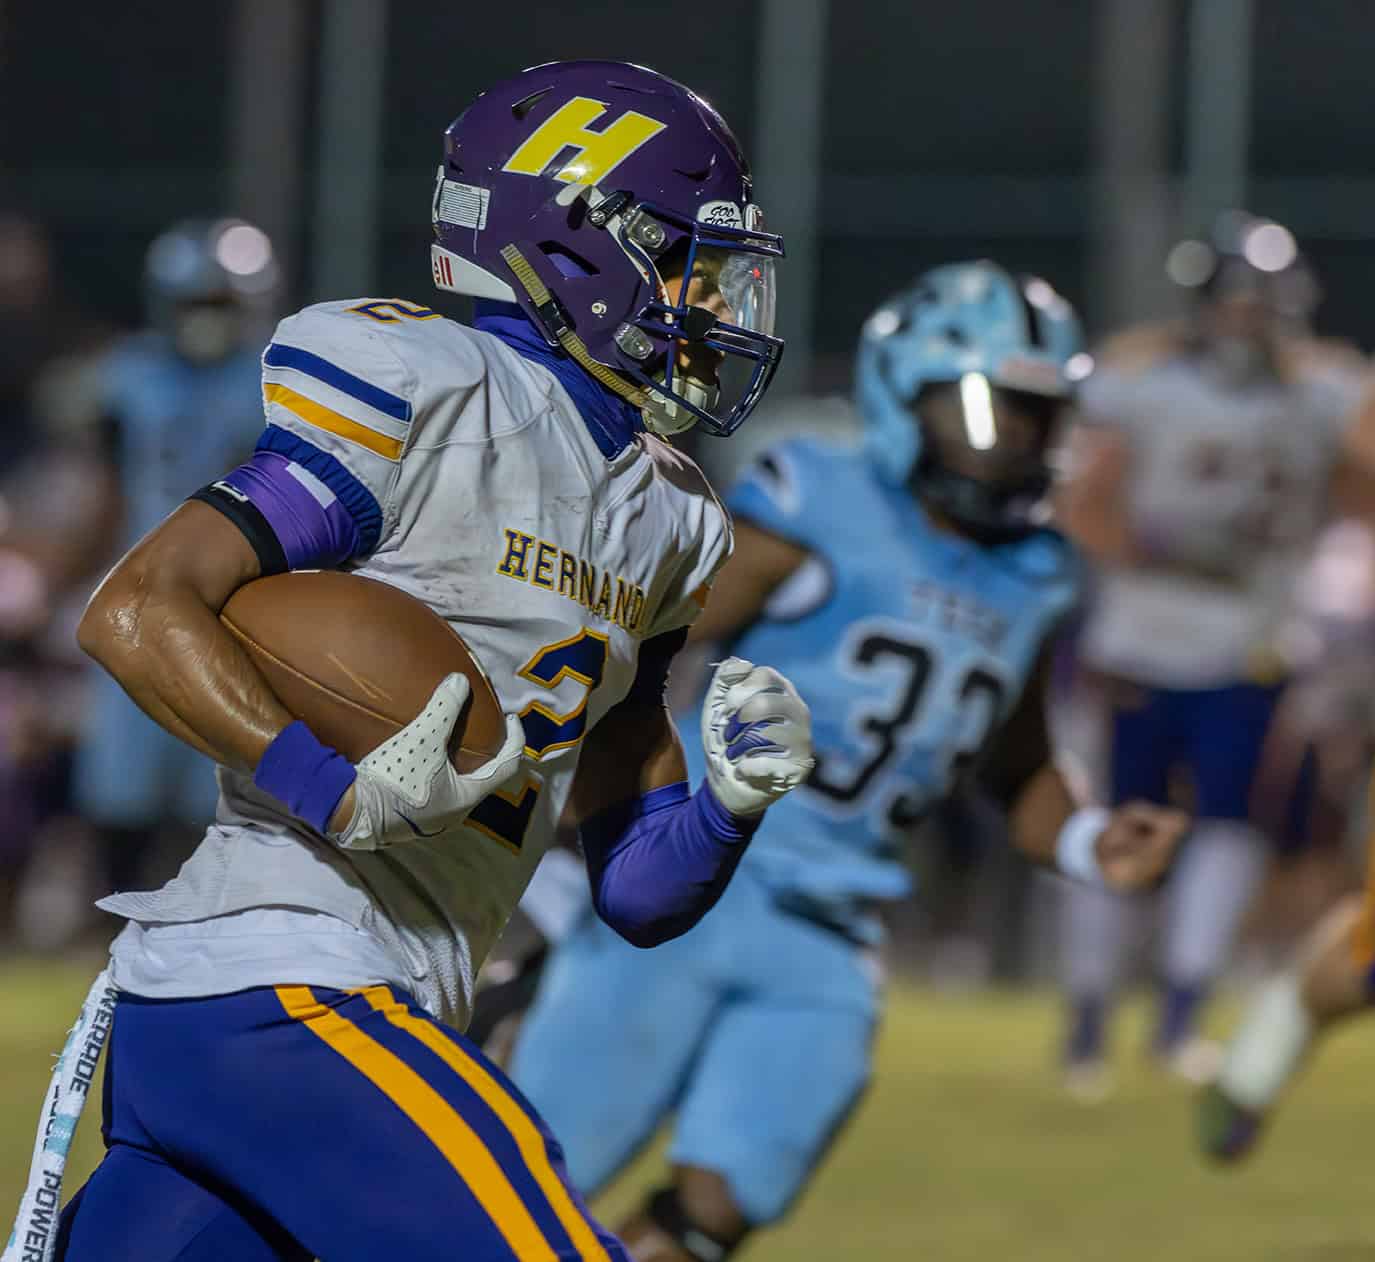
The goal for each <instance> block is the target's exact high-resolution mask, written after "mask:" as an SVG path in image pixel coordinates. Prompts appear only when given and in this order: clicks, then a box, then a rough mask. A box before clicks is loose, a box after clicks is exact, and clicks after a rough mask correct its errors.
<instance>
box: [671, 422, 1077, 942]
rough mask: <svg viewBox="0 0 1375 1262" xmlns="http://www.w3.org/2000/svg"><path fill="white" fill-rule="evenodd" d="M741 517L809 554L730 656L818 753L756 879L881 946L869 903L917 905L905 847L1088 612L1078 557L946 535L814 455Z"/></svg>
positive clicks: (778, 478) (796, 459) (756, 487)
mask: <svg viewBox="0 0 1375 1262" xmlns="http://www.w3.org/2000/svg"><path fill="white" fill-rule="evenodd" d="M728 504H729V506H730V508H731V510H732V512H733V513H734V514H735V516H736V517H737V518H738V519H740V520H742V521H745V522H749V523H751V524H752V525H755V526H759V527H761V528H762V529H764V530H767V531H769V532H771V533H773V534H776V535H779V536H782V537H783V538H785V539H788V540H790V541H792V542H794V543H796V544H799V545H800V546H801V547H803V548H806V549H807V551H808V552H809V553H810V554H811V555H810V558H809V560H808V561H807V562H805V563H804V564H803V566H802V567H801V568H800V569H799V570H798V571H797V572H796V573H795V574H794V575H793V576H792V577H791V578H790V579H788V580H786V581H785V582H784V584H782V586H781V587H780V589H779V590H778V591H777V592H775V594H774V596H773V598H772V599H771V600H770V602H769V605H768V606H767V608H766V610H765V613H764V616H763V617H762V618H761V619H760V620H759V621H758V622H756V623H755V624H754V625H753V626H751V627H750V628H749V629H748V630H747V631H746V632H745V633H744V634H743V635H742V636H741V637H740V638H739V639H738V641H737V642H736V643H734V644H732V645H731V646H730V647H731V651H732V652H735V653H738V654H740V655H741V656H742V657H746V658H748V659H749V660H751V661H756V662H767V663H768V664H769V665H770V666H773V667H775V668H776V669H777V670H779V671H781V672H782V673H783V674H784V675H786V676H787V677H788V678H789V679H791V680H792V681H793V683H794V684H795V685H796V686H797V689H798V691H799V692H800V693H801V694H802V696H803V698H804V699H805V700H806V701H807V703H808V705H809V706H811V710H812V723H813V731H814V737H815V742H816V749H817V768H816V771H815V772H814V773H813V774H812V776H811V778H810V779H809V781H808V783H807V784H806V785H804V786H803V787H802V788H800V789H798V790H796V791H795V792H793V793H790V794H789V795H788V796H786V797H785V798H783V799H782V800H781V801H779V802H777V803H775V804H774V805H773V806H772V807H770V808H769V813H768V816H767V818H766V819H765V821H764V824H763V826H762V827H761V828H760V830H759V833H758V834H757V835H756V837H755V838H754V841H753V842H752V843H751V845H750V848H749V850H748V851H747V852H746V856H745V859H744V865H745V867H746V868H748V869H750V870H751V871H752V872H753V873H754V875H755V876H756V877H757V878H758V879H760V880H761V881H762V882H763V883H764V884H765V885H766V886H768V887H769V888H771V889H772V890H773V891H774V895H775V897H776V898H778V899H779V900H780V901H781V902H782V903H783V904H784V905H788V906H792V907H793V908H794V910H800V911H806V912H809V913H810V914H812V915H814V916H815V917H816V918H818V919H821V920H824V921H826V922H828V923H832V924H835V925H837V926H839V927H842V928H847V929H850V930H854V931H857V932H860V933H865V932H867V931H868V929H869V928H871V926H869V924H868V920H867V918H866V916H865V915H864V911H863V908H864V906H865V904H867V903H871V902H872V901H873V900H883V899H894V898H900V897H902V896H903V895H905V894H906V893H907V892H908V888H909V879H908V875H907V871H906V868H905V867H904V865H903V863H902V862H901V859H900V854H899V850H900V843H901V839H902V836H903V834H904V832H906V831H907V830H908V829H910V828H911V826H912V825H913V824H914V823H915V822H916V821H917V820H918V819H920V817H921V816H922V814H923V813H924V812H926V811H927V810H928V809H930V808H931V807H932V806H934V805H935V804H936V803H937V802H938V801H939V800H940V799H941V798H942V797H944V796H945V795H946V794H947V793H948V792H949V791H950V789H951V788H952V786H953V784H954V782H955V779H956V777H957V775H958V774H959V773H960V772H961V771H962V770H963V769H964V768H965V767H966V766H967V764H968V763H969V762H970V761H971V760H972V759H974V758H975V757H976V756H977V755H978V754H979V753H980V752H981V750H982V749H983V747H984V745H985V744H986V743H987V741H988V739H989V737H990V735H991V734H992V733H993V732H994V731H995V730H996V729H997V728H998V726H999V725H1000V724H1001V723H1002V722H1003V721H1004V720H1005V719H1006V718H1007V717H1008V715H1009V714H1010V713H1011V711H1012V708H1013V706H1014V705H1015V704H1016V702H1017V700H1018V698H1019V697H1020V695H1021V693H1022V690H1023V688H1024V687H1025V686H1026V683H1027V679H1028V677H1029V675H1030V673H1031V671H1032V668H1033V666H1034V665H1035V663H1036V660H1037V658H1038V656H1039V654H1040V652H1041V649H1042V647H1043V646H1044V644H1045V642H1046V639H1047V637H1048V636H1049V635H1050V633H1051V632H1052V630H1053V629H1054V627H1055V626H1056V624H1057V623H1058V622H1059V621H1060V620H1061V619H1062V618H1063V617H1064V615H1065V614H1066V613H1067V612H1068V611H1069V609H1070V608H1071V607H1072V605H1073V604H1074V601H1075V598H1076V594H1077V588H1078V570H1077V566H1076V564H1075V560H1074V556H1073V553H1072V552H1071V550H1070V548H1069V545H1068V544H1067V543H1066V542H1065V541H1064V540H1063V539H1062V538H1061V537H1060V536H1059V535H1057V534H1055V533H1053V532H1051V531H1048V530H1047V531H1041V532H1038V533H1036V534H1034V535H1032V536H1030V537H1028V538H1025V539H1022V540H1019V541H1017V542H1014V543H1008V544H1003V545H999V546H996V547H987V546H981V545H979V544H976V543H973V542H970V541H969V540H966V539H963V538H959V537H956V536H954V535H952V534H949V533H946V532H943V531H940V530H938V529H937V528H936V527H935V526H934V525H933V524H932V522H931V520H930V518H929V517H928V516H927V515H926V513H925V512H924V511H923V509H922V508H921V506H920V505H919V504H918V503H917V501H916V500H915V499H914V498H913V497H912V496H911V495H910V494H909V493H908V492H907V491H905V490H900V489H896V488H894V487H891V486H889V485H887V484H886V483H884V482H883V481H881V480H880V478H879V477H878V476H877V474H876V472H875V471H874V468H873V465H872V464H871V462H870V461H869V460H868V459H867V458H866V457H865V456H864V455H863V454H862V453H861V452H860V451H859V450H857V449H850V448H846V447H841V446H837V445H832V444H827V443H821V442H817V441H813V440H804V439H799V440H793V441H790V442H786V443H783V444H781V445H780V446H778V447H776V448H774V449H773V450H772V451H770V452H768V453H766V454H765V455H764V456H763V457H761V458H760V459H759V460H758V461H756V463H755V464H754V465H753V466H752V467H751V469H750V470H749V471H748V472H747V473H746V475H745V476H744V477H743V478H742V480H741V481H740V482H739V483H738V484H737V485H736V486H735V488H734V489H733V491H732V493H731V494H730V496H729V497H728ZM686 744H687V745H688V748H689V751H690V752H689V758H690V760H692V761H693V762H694V763H695V764H700V761H701V754H700V752H699V751H698V750H697V743H696V742H695V741H689V742H686ZM703 770H704V769H703V767H702V766H701V765H693V766H692V768H691V771H692V774H693V777H694V779H696V778H698V777H700V776H701V774H702V773H703Z"/></svg>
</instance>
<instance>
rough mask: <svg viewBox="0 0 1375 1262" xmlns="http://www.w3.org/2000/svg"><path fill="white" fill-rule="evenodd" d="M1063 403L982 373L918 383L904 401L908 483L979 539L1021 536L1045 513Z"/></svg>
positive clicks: (951, 520) (988, 539)
mask: <svg viewBox="0 0 1375 1262" xmlns="http://www.w3.org/2000/svg"><path fill="white" fill-rule="evenodd" d="M1066 402H1067V401H1066V400H1065V399H1064V398H1063V397H1059V396H1053V395H1044V394H1034V393H1031V392H1029V391H1024V390H1013V389H1008V388H1005V387H999V386H996V385H992V384H990V382H989V380H988V378H987V377H985V376H984V375H983V374H982V373H966V374H965V375H964V376H963V377H961V378H960V380H959V381H958V382H941V383H933V384H931V385H928V386H926V387H925V388H923V389H922V391H921V392H920V393H919V394H918V396H917V397H916V399H915V400H914V401H913V402H912V404H911V405H910V410H911V412H912V414H913V416H914V418H915V419H916V421H917V423H918V424H919V425H920V427H921V432H922V446H921V455H920V457H919V459H918V461H917V464H916V467H915V468H914V469H913V472H912V478H911V485H912V490H913V491H914V493H916V494H917V495H918V497H919V498H921V499H922V500H923V502H925V503H927V504H928V505H929V506H930V507H932V508H934V509H935V510H936V511H937V512H939V513H940V514H941V515H942V516H944V517H946V518H947V519H949V520H950V522H951V523H952V524H953V525H955V526H956V527H958V528H959V529H960V530H961V531H963V532H964V533H966V534H968V535H969V536H971V537H972V538H974V539H976V540H978V541H979V542H982V543H999V542H1006V541H1010V540H1013V539H1018V538H1021V537H1023V536H1025V535H1026V534H1028V533H1030V532H1031V531H1032V530H1035V529H1036V528H1037V526H1039V525H1040V524H1041V522H1042V520H1043V518H1044V516H1045V497H1046V494H1047V492H1048V491H1049V489H1050V485H1051V470H1050V466H1049V463H1048V461H1047V455H1048V452H1049V450H1050V447H1051V444H1052V442H1053V441H1054V437H1055V433H1056V430H1057V428H1058V425H1059V421H1060V417H1061V415H1062V413H1063V410H1064V408H1065V406H1066Z"/></svg>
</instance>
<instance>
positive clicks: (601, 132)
mask: <svg viewBox="0 0 1375 1262" xmlns="http://www.w3.org/2000/svg"><path fill="white" fill-rule="evenodd" d="M433 221H434V233H435V244H434V246H433V248H432V263H433V271H434V279H435V284H436V285H438V286H439V288H440V289H446V290H450V291H451V292H453V293H459V294H469V295H472V296H474V297H477V298H490V299H497V300H501V301H506V302H518V303H519V304H520V305H521V307H522V308H523V309H524V311H525V313H526V315H527V316H529V318H530V319H531V320H532V321H533V322H534V323H535V326H536V327H537V328H538V329H539V330H540V332H541V333H542V334H543V336H544V337H545V339H546V340H547V341H548V343H549V345H550V346H551V347H561V348H562V349H563V350H564V351H566V352H567V353H568V354H569V355H570V356H572V358H573V359H575V360H576V361H577V362H578V363H579V364H581V365H582V367H583V368H584V369H586V370H587V371H588V372H589V373H591V374H592V376H593V377H595V378H596V379H597V380H598V381H600V382H601V383H602V384H603V385H604V386H606V387H607V388H608V389H610V390H612V391H613V392H615V393H616V394H618V395H620V396H621V397H622V398H625V399H628V400H630V401H631V402H633V403H635V404H636V405H637V406H639V407H640V408H641V410H642V412H643V414H644V417H645V423H646V424H647V425H648V426H649V428H651V429H653V430H655V431H657V432H659V433H675V432H677V431H679V430H683V429H687V428H688V427H689V426H691V425H693V424H700V425H701V426H702V428H703V429H705V430H706V431H707V432H709V433H712V434H717V435H725V434H729V433H731V432H732V431H734V430H735V429H736V428H737V427H738V426H739V425H740V424H741V423H742V422H743V421H744V420H745V418H746V417H747V416H748V415H749V414H750V411H751V410H752V409H753V408H754V406H755V404H756V403H757V402H758V400H759V398H760V396H761V395H762V394H763V392H764V390H765V389H766V388H767V386H768V384H769V381H770V380H771V379H772V377H773V374H774V371H775V370H776V368H777V366H778V361H779V359H780V357H781V356H782V353H783V343H782V341H781V340H779V339H778V338H776V337H774V336H773V324H774V271H773V268H774V259H776V258H778V257H779V256H781V255H782V253H783V243H782V240H781V238H779V237H777V236H774V235H771V234H769V233H766V232H764V231H762V223H763V218H762V215H761V213H760V211H759V208H758V207H757V206H755V205H754V204H753V202H752V201H751V184H750V172H749V165H748V163H747V162H746V161H745V157H744V154H743V153H742V152H741V150H740V146H739V144H738V143H737V142H736V139H735V137H734V136H733V135H732V134H731V130H730V128H729V127H728V126H727V125H726V123H725V120H724V119H722V117H721V116H720V115H719V114H718V113H717V112H716V111H715V110H714V109H713V108H712V107H711V106H710V105H708V104H707V102H706V101H704V100H702V98H701V97H699V96H697V95H696V94H695V93H693V92H691V91H690V90H689V89H687V88H685V87H684V86H683V85H682V84H680V83H675V82H674V81H673V80H672V79H668V78H665V77H664V76H663V75H661V74H657V73H656V72H654V71H653V70H647V69H645V68H644V67H642V66H633V65H629V64H626V63H623V62H611V61H567V62H551V63H550V64H548V65H544V66H536V67H534V68H533V69H530V70H526V71H524V72H522V73H521V74H519V75H516V76H515V77H514V78H512V79H508V80H506V81H505V82H503V83H499V84H497V85H496V86H495V87H493V88H491V89H489V90H488V91H487V92H484V93H483V94H482V95H481V96H480V97H478V99H477V100H476V101H475V102H474V103H473V104H472V105H470V106H469V107H468V108H467V109H466V110H465V111H464V112H463V113H462V114H461V115H459V117H458V118H457V119H456V120H455V121H454V123H453V124H452V125H451V126H450V127H449V129H448V130H447V131H446V132H445V133H444V161H443V163H442V164H441V166H440V168H439V174H438V178H437V180H436V183H435V193H434V205H433ZM679 271H681V273H682V275H683V278H684V279H683V282H682V284H681V285H677V284H675V285H674V287H673V288H674V290H675V291H676V292H673V293H670V292H668V288H667V286H666V285H665V283H664V280H663V274H664V273H666V272H667V273H670V274H673V273H676V272H679ZM694 273H695V274H696V275H697V276H698V277H699V280H705V281H706V282H708V283H709V284H710V285H711V286H712V287H713V288H714V289H715V291H717V293H718V294H719V297H720V299H721V300H723V304H724V305H723V306H720V307H718V308H717V309H716V310H715V312H713V311H709V310H707V309H706V307H704V306H702V305H696V306H691V307H689V306H688V305H687V302H686V292H687V283H688V278H689V277H691V276H692V275H694ZM682 343H695V344H696V345H697V349H699V350H700V349H703V348H705V350H706V351H707V352H708V355H707V358H708V359H709V361H710V362H715V361H716V359H717V358H718V357H719V358H720V361H721V364H722V369H723V371H722V374H721V378H720V380H717V381H703V380H698V379H697V378H696V377H694V376H692V375H690V374H685V373H683V372H682V371H681V370H680V369H679V367H678V363H677V359H678V351H679V349H680V346H681V344H682ZM711 353H714V354H711Z"/></svg>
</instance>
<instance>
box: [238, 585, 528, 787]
mask: <svg viewBox="0 0 1375 1262" xmlns="http://www.w3.org/2000/svg"><path fill="white" fill-rule="evenodd" d="M220 621H221V622H223V623H224V625H225V626H226V627H228V628H229V630H230V631H231V632H232V633H233V635H234V637H235V638H236V639H237V640H238V641H239V643H240V644H242V645H243V646H244V648H245V649H247V650H248V655H249V657H251V658H252V659H253V664H254V665H255V666H257V668H258V669H259V670H260V671H261V672H262V673H263V675H264V677H265V678H266V679H267V682H268V683H269V684H270V685H271V687H272V691H273V692H275V693H276V694H277V698H278V699H279V700H280V701H281V703H282V704H283V705H284V706H285V707H286V708H287V709H288V710H290V711H291V713H292V714H293V715H295V716H296V717H297V718H298V719H301V720H303V721H304V722H305V723H306V725H307V726H308V727H309V728H310V730H311V731H312V732H314V733H315V735H316V736H318V737H319V738H320V740H322V741H324V743H325V744H326V745H331V746H333V747H334V748H335V749H337V750H338V751H339V752H340V753H341V754H343V755H344V756H345V757H346V758H348V759H349V760H350V761H352V762H357V761H358V760H359V759H360V758H362V757H363V756H364V755H365V754H368V753H370V752H371V751H372V750H374V749H376V748H377V746H379V745H380V744H381V743H382V742H383V741H385V740H386V739H387V738H388V737H390V736H392V735H394V734H395V733H396V732H397V731H398V730H399V729H400V728H402V727H404V726H405V725H406V724H407V723H409V722H410V721H411V720H412V719H413V718H415V716H416V715H417V714H419V713H420V711H421V710H423V709H424V708H425V703H426V702H427V701H428V700H429V699H430V694H431V693H432V692H433V691H434V689H435V687H436V685H437V684H438V683H439V681H440V680H441V679H443V678H444V676H445V675H448V674H449V673H451V672H453V671H457V672H459V673H460V674H462V675H466V676H467V678H468V682H469V683H470V684H471V685H472V690H473V691H472V697H471V699H470V700H469V702H468V704H467V706H465V707H464V711H463V714H462V715H461V716H460V717H459V721H458V725H457V726H456V727H455V728H454V737H453V740H452V741H451V742H450V745H449V752H450V756H451V757H452V758H453V762H454V766H455V767H457V768H458V770H459V771H471V770H472V769H473V768H474V767H477V766H480V765H481V764H482V763H484V762H486V761H487V759H489V758H491V757H492V755H493V754H495V753H496V752H497V750H498V749H500V748H501V742H502V737H503V736H504V734H505V724H504V720H503V719H502V715H501V706H500V705H499V704H498V702H497V699H496V694H495V693H493V691H492V686H491V684H489V683H488V682H487V677H486V676H485V675H484V674H483V672H482V668H481V667H480V666H478V664H477V662H476V661H475V660H474V658H473V655H472V654H471V653H470V652H469V651H468V648H467V646H466V645H465V644H464V643H463V641H462V640H461V639H460V638H459V637H458V634H457V633H456V632H455V631H454V630H453V628H452V627H450V626H449V624H448V623H447V622H445V621H444V619H443V618H441V617H440V616H439V615H438V614H437V613H435V612H434V610H432V609H431V608H429V606H428V605H425V604H423V603H422V602H420V601H418V600H416V599H415V597H413V596H408V595H407V594H406V593H405V592H403V591H401V590H400V589H399V588H396V587H392V586H390V585H389V584H387V583H379V582H377V581H376V580H375V579H370V578H363V577H361V576H360V575H357V574H345V573H341V572H339V571H337V570H298V571H295V572H293V573H289V574H274V575H272V576H271V577H269V578H260V579H257V580H256V581H254V582H252V583H246V584H245V585H244V586H243V587H241V588H239V590H238V591H236V592H235V593H234V594H233V595H232V596H231V597H230V598H229V601H228V603H227V604H226V605H225V607H224V608H223V609H222V610H221V611H220Z"/></svg>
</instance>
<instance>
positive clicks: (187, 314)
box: [144, 219, 280, 361]
mask: <svg viewBox="0 0 1375 1262" xmlns="http://www.w3.org/2000/svg"><path fill="white" fill-rule="evenodd" d="M279 281H280V270H279V268H278V264H277V259H276V256H275V254H274V251H273V248H272V242H271V241H270V240H269V239H268V237H267V234H266V233H264V232H263V231H262V229H261V228H258V227H255V226H254V225H253V224H251V223H246V222H244V220H242V219H184V220H182V221H181V222H179V223H175V224H173V225H172V226H171V227H170V228H168V229H167V230H166V231H164V232H163V233H161V234H160V235H159V236H158V237H157V239H156V240H155V241H154V242H153V244H152V245H151V246H150V247H149V248H148V256H147V259H146V260H145V263H144V293H145V297H146V300H147V305H148V314H149V317H150V319H151V320H152V322H153V324H154V325H155V326H156V327H158V328H160V329H162V330H163V331H164V332H165V333H167V334H168V335H169V336H170V337H171V338H172V340H173V343H174V344H175V345H176V347H177V349H178V350H179V351H180V352H181V353H182V354H183V355H185V356H186V357H187V358H189V359H192V360H196V361H201V360H207V361H208V360H215V359H219V358H222V357H223V356H224V355H226V354H228V353H229V352H230V351H231V350H232V349H234V347H235V346H236V345H237V344H238V343H239V342H240V341H241V340H242V338H243V337H244V335H245V333H246V332H247V326H248V325H249V324H251V323H252V319H253V317H254V316H256V315H259V314H261V313H263V312H265V311H266V310H267V308H269V307H270V306H271V304H272V301H273V299H274V298H275V295H276V291H277V288H278V284H279Z"/></svg>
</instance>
